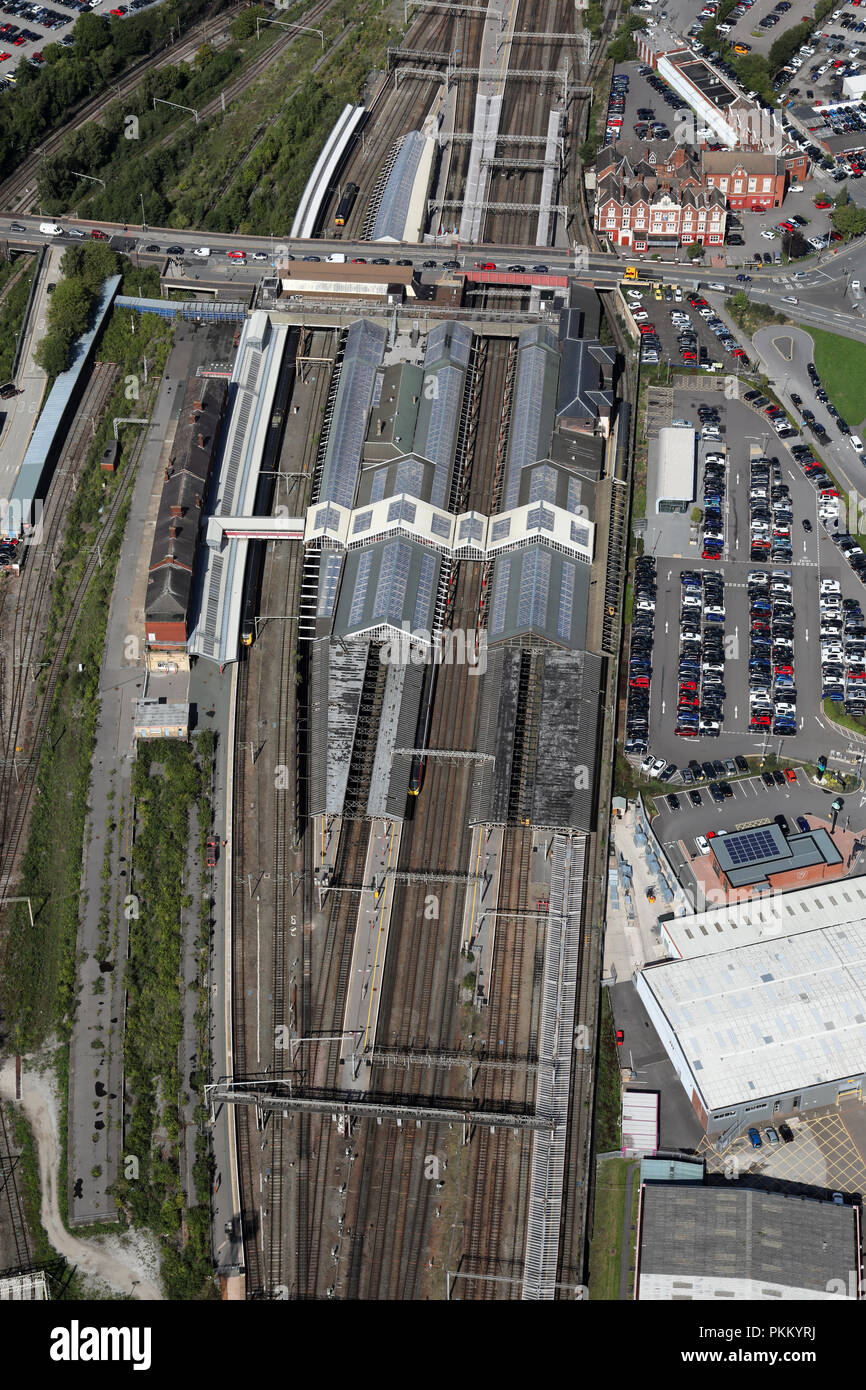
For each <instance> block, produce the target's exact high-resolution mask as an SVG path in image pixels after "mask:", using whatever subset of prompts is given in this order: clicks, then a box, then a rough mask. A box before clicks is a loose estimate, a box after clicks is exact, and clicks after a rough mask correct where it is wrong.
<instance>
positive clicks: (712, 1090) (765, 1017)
mask: <svg viewBox="0 0 866 1390" xmlns="http://www.w3.org/2000/svg"><path fill="white" fill-rule="evenodd" d="M864 905H866V887H864V886H863V880H862V879H854V880H849V881H846V882H842V883H826V884H824V885H823V886H821V887H810V888H804V889H801V890H799V891H795V892H790V893H776V894H772V895H771V896H768V897H758V898H754V899H752V900H751V901H750V902H746V903H738V904H735V905H733V906H731V907H724V908H718V909H714V910H712V911H709V912H702V913H697V914H696V915H693V916H685V917H673V918H671V919H670V920H668V921H666V922H664V923H663V924H662V931H663V938H664V941H665V943H666V945H667V948H668V951H669V953H670V955H671V956H673V957H675V959H671V960H668V961H664V962H662V963H660V964H658V965H653V966H651V967H648V968H645V969H644V970H642V971H639V972H638V974H637V976H636V981H635V983H636V986H637V993H638V997H639V999H640V1000H641V1002H642V1004H643V1005H644V1007H645V1009H646V1011H647V1014H648V1016H649V1018H650V1019H651V1021H652V1025H653V1027H654V1028H655V1030H656V1033H657V1034H658V1037H659V1039H660V1040H661V1043H662V1046H663V1047H664V1049H665V1051H666V1052H667V1054H668V1057H669V1058H670V1061H671V1062H672V1064H673V1066H674V1069H675V1070H676V1073H677V1075H678V1076H679V1079H680V1081H681V1083H682V1085H683V1087H684V1088H685V1091H686V1095H687V1096H688V1098H689V1101H690V1103H691V1105H692V1107H693V1109H694V1110H695V1112H696V1114H697V1116H698V1118H699V1120H700V1122H701V1124H702V1126H704V1128H705V1129H706V1132H707V1134H708V1135H710V1136H713V1137H718V1136H722V1135H725V1134H727V1133H729V1132H730V1133H731V1134H738V1133H740V1131H741V1130H742V1129H743V1127H744V1126H747V1125H750V1124H751V1125H756V1124H762V1123H766V1124H770V1125H772V1124H774V1123H775V1122H776V1120H782V1119H784V1118H785V1117H787V1116H791V1115H797V1114H800V1113H802V1112H808V1111H810V1110H815V1109H818V1108H820V1107H823V1106H827V1105H833V1104H835V1103H836V1102H837V1101H838V1100H839V1099H840V1098H844V1097H846V1096H857V1095H860V1094H862V1087H863V1082H864V1078H866V1013H864V1010H863V987H862V977H863V969H864V962H866V928H864V924H863V917H864Z"/></svg>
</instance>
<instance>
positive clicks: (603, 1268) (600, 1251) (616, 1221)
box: [589, 1158, 640, 1303]
mask: <svg viewBox="0 0 866 1390" xmlns="http://www.w3.org/2000/svg"><path fill="white" fill-rule="evenodd" d="M629 1169H634V1170H635V1181H634V1182H633V1185H632V1212H631V1216H632V1220H631V1222H630V1223H629V1224H630V1228H633V1227H634V1225H635V1216H636V1203H637V1199H638V1195H639V1191H640V1184H639V1182H638V1181H637V1176H638V1173H639V1171H640V1165H639V1164H638V1163H637V1162H635V1160H634V1159H627V1158H609V1159H605V1160H604V1161H603V1162H600V1163H596V1166H595V1191H594V1194H593V1197H594V1200H593V1218H592V1242H591V1244H590V1249H589V1296H590V1298H591V1299H599V1300H602V1299H603V1300H604V1301H605V1302H609V1303H610V1302H616V1301H617V1300H618V1299H619V1287H620V1270H621V1264H622V1228H623V1215H624V1208H625V1193H626V1179H627V1174H628V1172H629ZM635 1238H636V1237H635V1236H634V1235H633V1236H632V1237H631V1240H632V1250H631V1251H630V1252H629V1253H630V1257H633V1252H634V1241H635ZM629 1265H630V1267H631V1266H632V1265H633V1258H630V1260H629ZM631 1293H632V1288H631V1286H629V1287H628V1289H627V1296H629V1297H630V1296H631Z"/></svg>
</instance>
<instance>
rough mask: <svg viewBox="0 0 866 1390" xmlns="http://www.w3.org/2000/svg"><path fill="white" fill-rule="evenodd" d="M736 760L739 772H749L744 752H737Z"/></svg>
mask: <svg viewBox="0 0 866 1390" xmlns="http://www.w3.org/2000/svg"><path fill="white" fill-rule="evenodd" d="M734 762H735V763H736V765H737V771H738V772H746V773H748V771H749V764H748V763H747V762H746V759H745V758H744V757H743V755H742V753H738V754H737V756H736V757H735V758H734Z"/></svg>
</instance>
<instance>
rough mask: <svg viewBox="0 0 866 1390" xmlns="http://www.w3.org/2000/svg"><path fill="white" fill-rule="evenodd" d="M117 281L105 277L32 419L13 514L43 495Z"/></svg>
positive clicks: (27, 509)
mask: <svg viewBox="0 0 866 1390" xmlns="http://www.w3.org/2000/svg"><path fill="white" fill-rule="evenodd" d="M120 281H121V277H120V276H119V275H113V276H112V277H111V279H110V280H106V281H105V283H104V285H103V286H102V289H101V291H100V293H99V297H98V299H97V301H96V308H95V312H94V317H93V326H92V327H91V328H89V329H88V330H87V332H86V333H84V334H82V336H81V337H80V338H79V339H78V341H77V343H76V344H75V347H74V349H73V355H72V364H71V366H70V367H69V368H68V370H67V371H65V372H61V373H60V375H59V376H58V378H57V380H56V381H55V383H54V385H53V386H52V388H51V391H50V393H49V396H48V399H47V401H46V402H45V405H44V406H43V408H42V413H41V414H40V416H39V419H38V421H37V422H36V428H35V429H34V431H33V433H32V435H31V436H30V443H29V445H28V446H27V452H26V453H25V455H24V458H23V460H22V462H21V468H20V470H19V472H18V477H17V478H16V480H15V486H14V487H13V489H12V496H11V498H10V502H11V503H12V504H13V511H14V512H15V514H18V509H19V508H20V509H21V512H22V513H23V514H24V515H25V516H29V507H30V504H31V502H32V501H33V500H34V498H37V497H42V496H44V489H45V487H46V486H47V479H46V477H45V475H46V473H49V474H50V470H51V469H52V468H53V467H54V463H55V461H56V460H55V450H56V447H57V445H58V443H59V442H60V441H59V435H60V433H61V431H62V429H63V427H64V426H65V425H66V424H67V423H68V417H69V414H70V412H71V409H72V401H73V397H74V395H75V391H76V387H77V386H78V379H79V377H80V376H81V371H82V368H83V367H84V364H85V363H86V361H87V358H88V356H89V354H90V350H91V348H92V347H93V344H94V342H95V340H96V336H97V334H98V333H99V332H100V330H101V328H102V324H103V322H104V320H105V316H106V314H107V313H108V310H109V307H110V305H111V301H112V300H113V298H114V296H115V294H116V292H117V287H118V285H119V284H120Z"/></svg>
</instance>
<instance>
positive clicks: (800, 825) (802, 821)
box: [797, 816, 809, 835]
mask: <svg viewBox="0 0 866 1390" xmlns="http://www.w3.org/2000/svg"><path fill="white" fill-rule="evenodd" d="M797 829H798V830H802V832H803V834H804V835H805V834H806V832H807V830H808V829H809V822H808V821H807V820H806V817H805V816H798V817H797Z"/></svg>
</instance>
